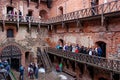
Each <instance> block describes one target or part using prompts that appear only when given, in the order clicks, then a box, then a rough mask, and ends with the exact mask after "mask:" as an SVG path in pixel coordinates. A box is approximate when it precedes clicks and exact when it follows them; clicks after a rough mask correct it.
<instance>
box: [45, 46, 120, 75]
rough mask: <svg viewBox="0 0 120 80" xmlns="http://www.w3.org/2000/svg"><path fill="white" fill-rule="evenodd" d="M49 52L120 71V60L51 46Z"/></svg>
mask: <svg viewBox="0 0 120 80" xmlns="http://www.w3.org/2000/svg"><path fill="white" fill-rule="evenodd" d="M47 52H48V53H49V54H53V55H56V56H59V57H63V58H66V59H70V60H74V61H77V62H79V63H84V64H88V65H91V66H95V67H100V68H103V69H107V70H110V71H113V72H118V73H120V60H112V59H106V58H103V57H98V56H90V55H87V54H82V53H73V52H68V51H63V50H58V49H55V48H50V47H49V48H47Z"/></svg>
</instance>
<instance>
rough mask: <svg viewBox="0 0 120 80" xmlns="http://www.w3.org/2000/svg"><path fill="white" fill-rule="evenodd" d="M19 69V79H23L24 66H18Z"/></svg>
mask: <svg viewBox="0 0 120 80" xmlns="http://www.w3.org/2000/svg"><path fill="white" fill-rule="evenodd" d="M19 71H20V76H19V78H20V80H24V67H23V66H22V65H21V66H20V68H19Z"/></svg>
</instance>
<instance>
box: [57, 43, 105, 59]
mask: <svg viewBox="0 0 120 80" xmlns="http://www.w3.org/2000/svg"><path fill="white" fill-rule="evenodd" d="M56 48H57V49H62V50H64V51H71V52H74V53H83V54H89V55H95V56H99V57H101V56H102V54H103V51H102V49H101V47H100V46H98V45H97V46H96V47H95V48H87V47H85V46H79V44H65V45H64V44H62V43H60V44H58V45H57V46H56Z"/></svg>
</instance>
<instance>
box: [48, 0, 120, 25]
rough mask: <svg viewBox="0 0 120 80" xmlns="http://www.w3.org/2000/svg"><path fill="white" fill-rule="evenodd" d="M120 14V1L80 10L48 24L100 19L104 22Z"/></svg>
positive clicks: (51, 20) (59, 17)
mask: <svg viewBox="0 0 120 80" xmlns="http://www.w3.org/2000/svg"><path fill="white" fill-rule="evenodd" d="M119 13H120V1H119V0H118V1H112V2H109V3H105V4H101V5H98V6H94V7H91V8H86V9H82V10H78V11H75V12H71V13H67V14H63V15H59V16H57V17H53V18H51V19H49V20H48V22H47V23H50V24H54V23H59V22H67V21H74V20H91V19H96V18H100V19H101V22H103V20H104V18H105V17H113V16H118V15H119Z"/></svg>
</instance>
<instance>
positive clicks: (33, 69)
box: [28, 63, 39, 79]
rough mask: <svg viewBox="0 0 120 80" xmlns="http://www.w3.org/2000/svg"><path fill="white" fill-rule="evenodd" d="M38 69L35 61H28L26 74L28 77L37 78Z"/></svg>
mask: <svg viewBox="0 0 120 80" xmlns="http://www.w3.org/2000/svg"><path fill="white" fill-rule="evenodd" d="M38 73H39V69H38V66H37V65H36V64H35V63H30V64H29V66H28V76H29V77H30V79H38Z"/></svg>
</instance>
